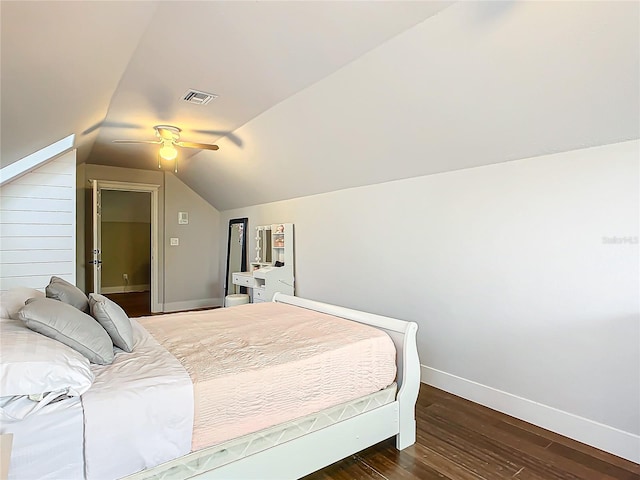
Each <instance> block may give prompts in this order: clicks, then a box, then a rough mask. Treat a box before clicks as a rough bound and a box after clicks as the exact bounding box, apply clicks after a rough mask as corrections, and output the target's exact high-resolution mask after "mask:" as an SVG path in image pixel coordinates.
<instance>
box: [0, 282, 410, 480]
mask: <svg viewBox="0 0 640 480" xmlns="http://www.w3.org/2000/svg"><path fill="white" fill-rule="evenodd" d="M307 317H309V320H308V321H309V322H311V324H310V325H312V327H311V328H312V329H315V330H318V331H319V332H320V334H321V335H320V336H321V337H325V338H326V339H327V342H326V343H327V344H328V345H330V347H319V346H317V345H315V344H313V345H312V344H310V343H308V342H307V340H305V338H306V337H305V335H306V333H305V331H306V330H307V329H308V328H307V327H306V326H305V328H302V325H303V324H304V325H307V324H305V322H306V321H307V320H305V318H307ZM345 320H346V321H345ZM287 322H288V323H287ZM332 322H336V325H338V326H339V327H338V330H337V336H336V337H331V336H330V332H329V326H328V325H330V324H332ZM131 323H132V328H133V333H134V337H135V348H134V349H133V352H134V353H135V355H134V354H130V355H128V354H126V353H124V352H120V353H117V354H116V355H115V359H114V360H113V363H111V364H108V365H95V364H92V365H91V372H90V374H91V376H92V378H91V385H90V387H87V388H86V389H84V391H82V392H81V393H80V394H79V395H73V394H70V395H66V396H62V397H60V398H57V399H56V401H55V402H53V403H49V404H46V405H44V406H43V407H42V408H41V409H39V410H38V411H36V412H34V413H32V414H30V415H28V416H26V417H25V418H23V419H17V420H16V419H15V418H17V417H16V416H15V415H14V420H13V421H12V420H11V419H8V417H9V416H10V415H9V414H8V413H7V412H9V413H11V409H10V408H7V409H6V411H4V410H3V412H2V414H3V416H2V418H1V420H2V424H1V431H0V433H13V436H14V451H13V454H12V460H11V467H10V471H9V475H10V476H9V478H19V479H21V480H22V479H29V478H65V479H67V478H86V479H88V480H93V479H100V480H102V479H106V478H126V479H129V480H134V479H135V480H138V479H152V478H153V479H183V478H200V479H229V480H230V479H242V480H248V479H252V478H256V479H258V478H259V479H279V480H280V479H288V478H291V479H295V478H300V477H302V476H304V475H306V474H309V473H312V472H314V471H316V470H318V469H320V468H322V467H324V466H327V465H330V464H331V463H334V462H336V461H338V460H340V459H342V458H345V457H348V456H349V455H351V454H353V453H356V452H358V451H360V450H362V449H364V448H366V447H368V446H371V445H374V444H376V443H378V442H380V441H382V440H385V439H387V438H389V437H393V436H395V438H396V447H397V448H398V449H404V448H406V447H407V446H409V445H411V444H413V443H414V442H415V432H416V430H415V402H416V399H417V395H418V389H419V377H420V367H419V361H418V354H417V348H416V331H417V325H416V324H415V323H413V322H405V321H401V320H396V319H392V318H388V317H383V316H379V315H373V314H369V313H364V312H360V311H356V310H351V309H347V308H343V307H338V306H334V305H329V304H326V303H320V302H315V301H311V300H306V299H302V298H299V297H292V296H288V295H283V294H276V295H275V296H274V298H273V302H266V303H265V304H250V305H243V306H238V307H232V308H227V309H216V310H212V311H207V312H189V313H182V314H166V315H161V316H154V317H146V318H141V319H131ZM232 323H233V324H235V325H239V328H241V329H243V328H244V333H242V334H239V335H238V336H234V335H235V334H234V335H231V334H229V333H228V331H230V326H231V324H232ZM261 323H263V324H264V325H263V326H262V330H258V327H259V326H260V324H261ZM2 325H4V327H5V328H7V327H6V326H7V325H8V324H7V323H4V324H0V326H2ZM208 325H213V326H215V327H216V328H217V330H216V332H217V333H215V334H211V335H210V334H205V333H204V332H205V330H202V329H203V328H205V327H207V326H208ZM363 325H367V326H369V327H373V329H372V328H366V330H368V331H369V333H368V334H367V335H369V334H371V339H366V340H365V339H363V340H362V341H360V340H359V339H358V338H359V337H358V335H359V333H358V332H360V329H362V326H363ZM176 326H177V327H178V328H176ZM16 328H18V327H16ZM198 328H200V330H198ZM207 328H208V327H207ZM234 328H235V327H234ZM341 329H342V330H341ZM374 329H375V330H374ZM283 331H286V335H284V334H281V332H283ZM189 332H191V333H189ZM194 332H195V333H194ZM259 332H262V333H259ZM381 332H383V333H381ZM316 333H318V332H316ZM187 334H190V335H195V337H194V338H195V340H194V339H193V338H192V339H187V337H186V335H187ZM3 336H4V335H3ZM209 337H219V338H218V340H219V341H218V343H209V340H208V338H209ZM238 338H242V339H243V340H242V341H241V342H240V343H242V345H236V344H234V342H238V340H237V339H238ZM267 338H268V340H264V341H265V342H268V345H269V349H270V350H271V351H273V352H275V354H274V356H273V357H272V358H267V357H266V354H265V353H264V351H263V350H262V349H261V346H260V345H259V344H260V342H261V340H260V339H267ZM345 338H349V340H350V341H349V342H344V341H343V340H344V339H345ZM247 339H248V340H247ZM279 339H280V340H279ZM282 339H284V340H282ZM314 342H315V340H314ZM372 342H373V343H372ZM385 342H386V343H388V344H390V346H391V350H389V349H388V348H386V347H384V348H383V346H384V344H385ZM348 344H353V345H348ZM356 344H357V347H354V345H356ZM318 345H319V343H318ZM323 345H324V344H323ZM187 346H189V347H187ZM291 346H293V347H294V348H293V350H290V349H289V347H291ZM281 347H282V348H281ZM284 347H287V348H284ZM349 348H350V349H352V350H349ZM353 348H355V349H356V350H357V351H361V353H362V355H361V357H362V358H357V357H358V355H359V354H355V353H353ZM116 352H119V350H118V349H116ZM203 352H204V353H206V354H207V357H206V359H204V357H202V355H203V354H204V353H203ZM247 352H249V353H247ZM210 355H213V357H210ZM389 355H391V356H392V357H393V358H392V359H391V363H392V365H391V367H392V368H393V369H392V370H391V369H390V367H389V365H388V363H389V362H388V361H387V360H385V358H386V357H388V356H389ZM194 357H195V361H194V360H193V358H194ZM378 357H379V359H378ZM187 358H189V360H188V362H187V360H185V359H187ZM203 359H204V360H203ZM182 362H185V363H182ZM189 362H191V363H189ZM349 362H355V363H353V364H350V363H349ZM385 362H386V363H385ZM266 363H268V364H269V365H270V367H273V366H274V365H275V367H276V370H275V373H270V374H269V376H268V378H267V379H266V380H265V378H264V377H265V376H266V375H265V374H263V373H260V374H256V369H259V368H262V366H263V364H266ZM375 363H379V364H380V365H381V369H380V371H377V370H376V371H375V372H374V367H375V365H374V364H375ZM231 364H233V365H244V367H241V368H240V371H235V370H232V369H228V370H227V369H226V368H227V367H228V366H230V365H231ZM341 364H345V365H347V364H348V366H347V367H345V369H346V371H348V372H349V374H348V375H343V376H340V375H338V374H337V373H336V372H338V370H339V369H340V365H341ZM194 365H195V366H194ZM212 365H215V368H213V367H212ZM291 365H293V369H294V372H296V371H297V372H298V374H297V375H296V374H295V373H294V375H288V374H286V373H284V372H285V368H290V367H291ZM327 365H328V366H327ZM354 365H355V366H354ZM375 368H378V367H375ZM211 370H215V372H216V374H212V373H211ZM220 371H222V372H226V373H227V374H228V375H226V376H225V375H220V374H219V372H220ZM361 371H362V372H361ZM229 372H233V373H232V374H231V373H229ZM359 372H361V373H359ZM287 375H288V377H287V378H290V380H287V381H286V382H284V380H283V378H284V377H285V376H287ZM337 377H340V378H337ZM194 379H195V381H194ZM376 382H377V383H376ZM67 393H73V392H67ZM76 393H78V392H76ZM2 395H5V393H4V392H3V393H2ZM3 398H4V399H5V400H6V398H7V397H6V396H5V397H3ZM14 399H15V402H16V405H17V406H16V407H15V408H17V409H18V411H19V409H20V402H24V403H25V404H26V403H29V402H28V401H27V400H26V399H24V398H17V397H14ZM247 399H249V400H247ZM225 402H227V403H226V404H225ZM177 405H179V406H180V407H179V408H178V407H176V406H177ZM11 406H12V405H9V407H11ZM5 407H6V405H4V404H3V409H5ZM24 408H26V407H24ZM123 412H126V413H123ZM246 415H248V417H247V416H246ZM251 415H253V417H251ZM247 418H249V420H246V419H247ZM33 432H38V434H37V435H34V434H33ZM34 437H37V439H36V438H34ZM53 442H56V443H55V444H57V445H58V446H59V448H57V449H54V450H53V451H52V452H51V453H50V454H47V456H46V461H45V459H44V458H43V457H44V456H43V455H42V452H44V451H47V450H45V449H48V450H51V446H52V444H54V443H53ZM61 469H64V470H61Z"/></svg>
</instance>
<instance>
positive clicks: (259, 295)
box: [253, 288, 269, 302]
mask: <svg viewBox="0 0 640 480" xmlns="http://www.w3.org/2000/svg"><path fill="white" fill-rule="evenodd" d="M267 300H269V299H268V298H267V294H266V293H265V290H264V288H254V289H253V301H254V302H258V301H260V302H266V301H267Z"/></svg>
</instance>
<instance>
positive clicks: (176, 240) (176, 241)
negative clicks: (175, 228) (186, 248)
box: [171, 238, 180, 247]
mask: <svg viewBox="0 0 640 480" xmlns="http://www.w3.org/2000/svg"><path fill="white" fill-rule="evenodd" d="M178 245H180V239H179V238H171V246H172V247H177V246H178Z"/></svg>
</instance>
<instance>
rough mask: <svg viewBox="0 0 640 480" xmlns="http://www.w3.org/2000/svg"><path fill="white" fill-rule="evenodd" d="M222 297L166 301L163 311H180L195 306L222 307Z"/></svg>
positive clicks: (191, 308)
mask: <svg viewBox="0 0 640 480" xmlns="http://www.w3.org/2000/svg"><path fill="white" fill-rule="evenodd" d="M221 306H222V298H202V299H199V300H187V301H185V302H169V303H165V304H164V307H163V309H162V311H163V312H165V313H169V312H180V311H183V310H193V309H194V308H207V307H221Z"/></svg>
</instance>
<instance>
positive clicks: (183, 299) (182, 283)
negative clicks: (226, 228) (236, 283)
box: [164, 172, 226, 312]
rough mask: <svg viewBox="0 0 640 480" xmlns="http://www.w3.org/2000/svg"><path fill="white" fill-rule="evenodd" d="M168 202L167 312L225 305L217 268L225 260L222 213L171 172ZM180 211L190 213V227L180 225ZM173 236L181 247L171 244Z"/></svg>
mask: <svg viewBox="0 0 640 480" xmlns="http://www.w3.org/2000/svg"><path fill="white" fill-rule="evenodd" d="M165 199H166V205H165V235H164V244H165V268H164V272H165V292H166V293H165V301H164V311H165V312H170V311H177V310H186V309H189V308H198V307H208V306H220V305H222V298H223V293H222V289H223V288H224V283H223V279H224V274H222V275H219V271H218V267H219V264H220V263H223V262H222V260H221V258H222V259H224V258H226V257H220V256H219V252H220V248H221V245H222V244H223V243H224V241H221V238H222V239H226V232H225V233H224V235H222V234H221V233H220V232H221V230H220V229H219V225H220V212H218V211H217V210H216V209H215V208H213V207H212V206H211V205H209V204H208V203H207V202H206V201H205V200H203V199H202V197H200V196H199V195H198V194H197V193H195V192H194V191H193V190H191V189H190V188H189V187H188V186H186V185H185V184H184V183H183V182H182V181H181V180H180V179H178V178H177V177H176V176H175V175H174V174H173V173H169V172H167V173H166V174H165ZM178 212H187V214H188V217H189V223H188V224H187V225H181V224H178ZM172 237H173V238H177V239H178V240H179V245H178V246H171V245H170V239H171V238H172ZM225 245H226V244H225Z"/></svg>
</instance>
